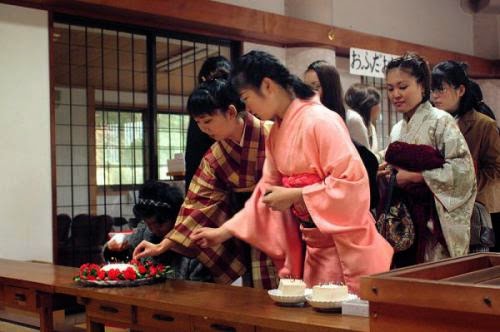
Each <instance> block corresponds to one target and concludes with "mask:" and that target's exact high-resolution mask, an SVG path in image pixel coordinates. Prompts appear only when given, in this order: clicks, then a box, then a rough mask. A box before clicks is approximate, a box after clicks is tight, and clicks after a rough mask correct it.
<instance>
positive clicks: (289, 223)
mask: <svg viewBox="0 0 500 332" xmlns="http://www.w3.org/2000/svg"><path fill="white" fill-rule="evenodd" d="M266 143H268V142H266ZM270 185H281V175H280V174H279V172H278V171H277V169H276V167H275V166H274V161H273V158H272V155H271V154H270V150H269V148H268V144H266V160H265V161H264V168H263V175H262V178H261V179H260V181H259V182H258V183H257V186H256V188H255V190H254V191H253V193H252V196H251V197H250V198H249V199H248V200H247V202H246V203H245V207H244V208H243V209H242V210H240V211H239V212H238V213H237V214H235V215H234V216H233V217H232V218H231V219H230V220H228V221H227V222H226V223H225V224H224V227H225V228H226V229H228V230H229V231H230V232H231V234H232V235H233V236H235V237H237V238H239V239H242V240H243V241H245V242H247V243H249V244H250V245H251V246H253V247H256V248H258V249H259V250H261V251H263V252H265V253H266V254H267V255H268V256H269V257H270V258H271V259H272V260H273V261H274V263H275V265H276V268H277V270H278V272H279V275H280V276H293V277H298V278H300V277H302V264H303V256H302V240H301V238H300V235H299V234H300V233H299V225H298V223H297V222H296V221H295V220H293V217H292V216H291V213H290V212H289V211H287V212H279V211H273V210H271V209H270V208H268V207H267V206H266V205H265V204H264V203H262V198H263V196H264V194H265V192H266V188H268V187H269V186H270Z"/></svg>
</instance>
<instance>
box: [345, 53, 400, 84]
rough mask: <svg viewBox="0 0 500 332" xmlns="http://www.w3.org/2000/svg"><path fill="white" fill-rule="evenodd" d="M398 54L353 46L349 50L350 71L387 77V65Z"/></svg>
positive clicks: (363, 74)
mask: <svg viewBox="0 0 500 332" xmlns="http://www.w3.org/2000/svg"><path fill="white" fill-rule="evenodd" d="M396 57H397V55H393V54H387V53H381V52H376V51H370V50H364V49H361V48H351V49H350V51H349V72H350V73H351V74H354V75H362V76H370V77H380V78H384V77H385V67H386V66H387V64H388V63H389V61H391V60H392V59H393V58H396Z"/></svg>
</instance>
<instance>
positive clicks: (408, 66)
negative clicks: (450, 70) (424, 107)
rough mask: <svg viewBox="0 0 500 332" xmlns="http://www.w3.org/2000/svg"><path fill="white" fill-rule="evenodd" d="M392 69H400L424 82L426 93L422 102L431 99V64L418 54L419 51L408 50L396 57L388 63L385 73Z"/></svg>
mask: <svg viewBox="0 0 500 332" xmlns="http://www.w3.org/2000/svg"><path fill="white" fill-rule="evenodd" d="M392 69H400V70H402V71H404V72H406V73H407V74H409V75H411V76H413V77H415V79H416V80H417V83H420V84H422V87H423V88H424V94H423V96H422V101H421V103H424V102H426V101H428V100H429V99H430V96H431V74H430V70H429V65H428V64H427V61H426V60H425V59H424V58H423V57H421V56H420V55H418V54H417V53H413V52H408V53H405V54H404V55H403V56H400V57H398V58H394V59H392V60H391V61H389V63H388V64H387V67H386V69H385V73H386V76H387V73H388V72H389V71H390V70H392Z"/></svg>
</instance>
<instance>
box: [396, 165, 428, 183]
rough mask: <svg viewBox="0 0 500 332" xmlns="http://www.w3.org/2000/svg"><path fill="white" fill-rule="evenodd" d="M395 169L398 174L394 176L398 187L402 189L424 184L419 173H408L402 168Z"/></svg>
mask: <svg viewBox="0 0 500 332" xmlns="http://www.w3.org/2000/svg"><path fill="white" fill-rule="evenodd" d="M395 168H396V169H397V171H398V174H397V175H396V181H397V183H398V186H399V187H404V186H406V185H409V184H412V183H422V182H424V177H423V175H422V173H420V172H410V171H407V170H404V169H402V168H397V167H395Z"/></svg>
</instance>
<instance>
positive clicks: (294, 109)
mask: <svg viewBox="0 0 500 332" xmlns="http://www.w3.org/2000/svg"><path fill="white" fill-rule="evenodd" d="M312 105H321V103H320V102H319V101H318V99H317V98H314V97H313V98H311V99H308V100H304V99H299V98H295V99H294V100H293V101H292V102H291V103H290V105H289V106H288V109H287V110H286V112H285V116H283V119H282V120H281V121H280V122H277V123H278V124H279V125H280V126H282V125H283V124H284V123H286V122H288V121H292V120H293V118H295V116H296V115H297V114H300V111H301V110H302V109H303V108H304V107H306V106H312Z"/></svg>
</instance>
